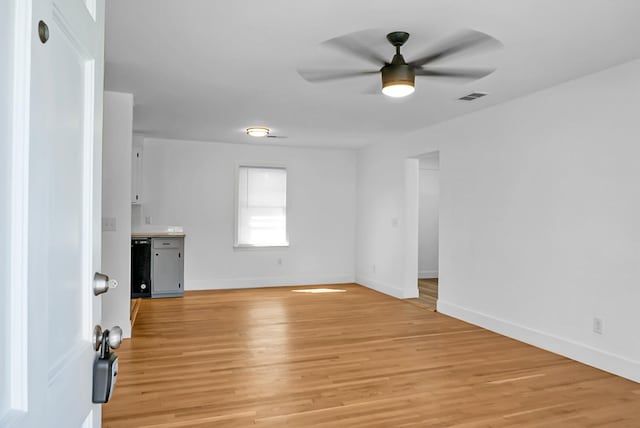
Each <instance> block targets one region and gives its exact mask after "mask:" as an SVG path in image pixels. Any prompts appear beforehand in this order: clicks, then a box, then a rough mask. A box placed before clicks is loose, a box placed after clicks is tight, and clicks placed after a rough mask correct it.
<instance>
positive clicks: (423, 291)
mask: <svg viewBox="0 0 640 428" xmlns="http://www.w3.org/2000/svg"><path fill="white" fill-rule="evenodd" d="M418 161H419V171H418V298H417V299H414V302H413V303H415V304H417V305H419V306H422V307H424V308H426V309H429V310H432V311H436V310H437V301H438V276H439V275H438V274H439V272H438V265H439V262H438V256H439V235H438V230H439V207H440V152H437V151H436V152H430V153H426V154H424V155H421V156H419V157H418Z"/></svg>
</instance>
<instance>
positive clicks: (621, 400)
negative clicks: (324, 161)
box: [103, 285, 640, 428]
mask: <svg viewBox="0 0 640 428" xmlns="http://www.w3.org/2000/svg"><path fill="white" fill-rule="evenodd" d="M324 287H325V288H334V289H343V290H346V292H342V293H318V294H307V293H295V292H292V290H293V289H296V288H295V287H294V288H272V289H260V290H236V291H207V292H187V293H186V294H185V297H184V298H182V299H156V300H144V301H143V302H142V305H141V308H140V310H139V312H138V316H137V321H136V324H135V330H134V335H135V336H134V338H133V339H132V340H130V341H125V343H123V344H122V346H121V348H120V349H119V350H118V355H119V356H120V374H119V376H118V384H117V387H116V390H115V395H114V397H113V398H112V401H111V402H110V403H109V404H107V405H105V406H104V409H103V414H104V426H105V427H106V428H119V427H126V428H142V427H155V428H160V427H166V428H168V427H252V426H258V427H295V428H303V427H341V428H342V427H367V428H370V427H391V428H401V427H460V428H462V427H464V428H469V427H546V428H548V427H552V428H555V427H580V428H583V427H607V428H610V427H629V428H632V427H633V428H637V427H640V384H636V383H633V382H631V381H628V380H625V379H622V378H619V377H616V376H613V375H610V374H607V373H605V372H602V371H600V370H596V369H594V368H591V367H587V366H585V365H582V364H579V363H576V362H574V361H571V360H568V359H566V358H563V357H560V356H558V355H554V354H551V353H549V352H545V351H542V350H540V349H537V348H534V347H531V346H528V345H525V344H523V343H520V342H517V341H515V340H511V339H508V338H505V337H502V336H499V335H497V334H494V333H491V332H489V331H486V330H483V329H481V328H478V327H474V326H472V325H469V324H466V323H463V322H461V321H457V320H455V319H452V318H449V317H447V316H444V315H442V314H439V313H435V312H429V311H425V310H424V309H422V308H420V307H417V306H415V305H411V304H407V303H406V302H403V301H400V300H396V299H393V298H391V297H387V296H384V295H382V294H378V293H376V292H374V291H371V290H369V289H366V288H363V287H360V286H357V285H334V286H324ZM299 288H309V287H299Z"/></svg>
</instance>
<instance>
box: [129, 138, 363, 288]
mask: <svg viewBox="0 0 640 428" xmlns="http://www.w3.org/2000/svg"><path fill="white" fill-rule="evenodd" d="M143 163H144V167H143V169H144V178H143V182H144V187H143V195H142V198H143V201H144V203H143V207H142V208H143V211H144V216H145V217H146V216H151V218H152V219H153V223H154V224H166V225H179V226H183V227H184V229H185V232H186V235H187V236H186V240H185V289H186V290H195V289H223V288H242V287H259V286H270V285H293V284H295V285H298V284H322V283H337V282H352V281H353V280H354V245H355V244H354V243H355V232H354V224H355V193H356V188H355V176H356V155H355V152H353V151H350V150H321V149H296V148H287V147H278V146H259V145H238V144H225V143H211V142H188V141H173V140H158V139H145V144H144V162H143ZM238 163H246V164H260V165H264V164H267V165H269V164H271V165H282V166H286V168H287V186H288V195H287V204H288V218H287V226H288V232H289V240H290V247H289V248H271V249H234V247H233V241H234V221H235V220H234V215H235V214H234V213H235V210H234V198H235V175H236V166H237V165H238ZM279 260H281V261H282V264H279V263H278V261H279Z"/></svg>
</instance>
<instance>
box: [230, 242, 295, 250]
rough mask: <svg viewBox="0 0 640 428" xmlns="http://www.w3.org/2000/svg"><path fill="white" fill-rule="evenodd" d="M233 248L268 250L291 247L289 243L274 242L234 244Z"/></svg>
mask: <svg viewBox="0 0 640 428" xmlns="http://www.w3.org/2000/svg"><path fill="white" fill-rule="evenodd" d="M233 248H234V249H235V250H268V249H279V248H289V243H286V244H273V245H251V244H234V246H233Z"/></svg>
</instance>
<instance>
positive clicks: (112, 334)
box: [92, 325, 122, 352]
mask: <svg viewBox="0 0 640 428" xmlns="http://www.w3.org/2000/svg"><path fill="white" fill-rule="evenodd" d="M92 342H93V347H94V349H95V350H96V351H99V350H100V348H101V347H102V346H106V347H108V348H109V349H118V348H119V347H120V344H121V343H122V329H121V328H120V326H117V325H116V326H113V327H112V328H111V329H109V330H102V327H100V326H99V325H97V326H96V327H95V328H94V329H93V338H92ZM105 352H106V351H105Z"/></svg>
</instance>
